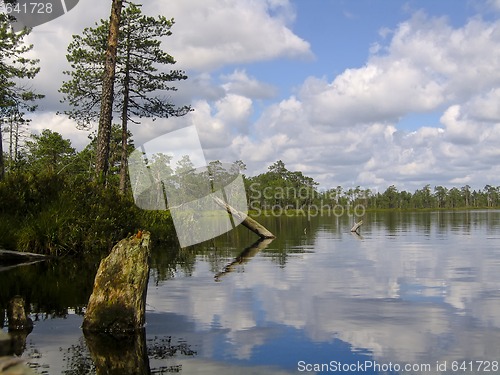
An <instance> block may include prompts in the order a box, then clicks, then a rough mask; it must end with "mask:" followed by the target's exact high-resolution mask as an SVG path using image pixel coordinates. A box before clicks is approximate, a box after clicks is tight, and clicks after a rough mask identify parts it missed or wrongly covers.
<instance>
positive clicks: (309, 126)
mask: <svg viewBox="0 0 500 375" xmlns="http://www.w3.org/2000/svg"><path fill="white" fill-rule="evenodd" d="M142 8H143V12H144V13H145V14H148V15H153V16H154V15H158V14H162V15H165V16H166V17H167V18H174V19H175V24H174V26H173V28H172V33H173V34H172V35H171V36H169V37H168V38H166V39H165V40H164V41H163V46H164V48H165V50H166V51H167V52H169V53H170V54H171V55H172V56H174V58H175V59H176V61H177V63H176V64H175V65H174V66H172V67H171V68H175V69H181V70H185V71H186V73H187V75H188V76H189V79H188V80H187V81H185V82H182V83H178V84H177V87H178V91H176V92H175V93H172V96H171V100H172V102H174V103H178V104H191V105H192V107H193V108H194V111H193V112H191V113H189V114H188V115H186V116H184V117H182V118H169V119H158V120H156V121H154V122H153V121H151V120H148V119H142V120H141V124H140V125H137V126H135V125H134V126H131V130H132V133H133V138H134V141H135V144H136V146H139V145H140V144H142V143H145V142H147V141H149V140H151V139H154V138H155V137H158V136H161V135H163V134H165V133H167V132H170V131H172V130H176V129H181V128H183V127H186V126H191V125H195V126H196V128H197V130H198V134H199V137H200V141H201V145H202V147H203V149H204V152H205V156H206V158H207V159H208V160H217V159H218V160H221V161H223V162H231V161H234V160H238V159H241V160H243V161H244V162H245V163H246V165H247V170H246V171H245V174H247V175H256V174H259V173H263V172H265V171H266V170H267V168H268V166H269V165H271V164H272V163H274V162H275V161H277V160H282V161H283V162H284V163H285V165H286V166H287V168H288V169H289V170H292V171H294V170H300V171H302V172H303V173H304V174H305V175H308V176H311V177H313V178H314V179H315V180H316V181H317V182H319V183H320V187H321V188H324V189H326V188H330V187H336V186H338V185H341V186H343V187H344V188H349V187H355V186H358V185H359V186H361V187H362V188H370V189H372V190H375V191H381V192H383V191H384V190H385V189H386V188H387V187H388V186H390V185H393V184H394V185H396V187H397V188H398V189H400V190H408V191H414V190H416V189H419V188H421V187H423V186H425V185H427V184H430V185H431V187H434V186H437V185H443V186H446V187H453V186H456V187H461V186H464V185H470V186H471V187H473V188H476V189H477V188H484V186H485V185H486V184H490V185H494V186H497V185H500V183H499V179H498V176H499V175H500V166H499V163H498V161H499V160H500V105H498V102H499V100H500V1H499V0H483V1H479V0H440V1H435V0H419V1H417V0H409V1H406V2H405V1H399V0H398V1H396V0H383V1H382V0H378V1H375V0H356V1H352V0H350V1H347V0H182V1H181V0H168V1H167V0H148V1H147V2H145V4H144V5H143V7H142ZM109 12H110V1H101V0H80V2H79V4H78V5H77V6H76V7H75V8H73V9H72V10H71V11H70V12H68V13H67V14H65V15H63V16H61V17H59V18H57V19H55V20H53V21H51V22H48V23H46V24H43V25H40V26H37V27H36V28H34V29H33V31H32V33H31V35H30V36H29V38H28V39H29V42H30V43H33V44H34V49H33V51H32V52H31V56H32V57H36V58H39V59H40V66H41V71H40V73H39V75H38V76H37V78H36V79H35V80H34V81H33V82H32V85H33V87H34V88H35V89H37V90H38V91H39V92H41V93H44V94H45V95H46V98H45V99H43V100H42V101H41V102H40V105H39V110H38V111H37V112H36V113H35V114H34V115H32V118H33V123H32V125H31V126H32V130H33V131H35V132H40V131H41V130H42V129H44V128H49V129H52V130H54V131H58V132H60V133H61V134H62V135H63V136H64V137H65V138H69V139H71V140H72V143H73V145H74V146H75V147H76V148H77V149H82V148H83V147H84V146H85V144H86V143H87V142H88V138H87V137H88V132H85V131H81V130H78V129H77V128H76V126H75V124H74V123H73V122H72V121H71V120H69V119H68V118H66V117H65V116H64V115H57V114H56V112H57V111H61V110H64V109H66V107H65V105H64V104H61V103H60V100H61V98H62V96H61V94H59V93H58V89H59V87H60V86H61V83H62V81H63V80H64V79H65V76H64V75H63V74H62V72H63V71H64V70H68V69H69V65H68V63H67V61H66V58H65V54H66V48H67V45H68V44H69V42H70V41H71V35H73V34H79V33H81V31H82V30H83V28H84V27H88V26H93V25H94V23H95V22H96V21H98V20H99V19H102V18H105V19H107V18H108V17H109ZM115 121H116V122H117V123H118V122H119V118H118V117H117V116H115ZM93 130H96V127H95V128H94V129H93Z"/></svg>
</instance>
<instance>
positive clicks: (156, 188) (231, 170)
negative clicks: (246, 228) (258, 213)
mask: <svg viewBox="0 0 500 375" xmlns="http://www.w3.org/2000/svg"><path fill="white" fill-rule="evenodd" d="M173 166H176V168H175V171H174V169H173ZM128 168H129V175H130V182H131V186H132V193H133V196H134V201H135V204H136V205H137V206H138V207H140V208H142V209H144V210H170V213H171V215H172V219H173V222H174V227H175V230H176V233H177V238H178V239H179V243H180V246H181V247H187V246H191V245H195V244H197V243H201V242H203V241H206V240H210V239H212V238H215V237H217V236H219V235H221V234H223V233H226V232H229V231H230V230H232V229H233V228H235V227H236V226H237V225H239V224H240V223H241V222H242V221H243V220H245V218H246V215H247V213H248V207H247V199H246V193H245V185H244V183H243V178H242V176H241V174H240V170H239V168H238V166H237V165H235V164H224V163H220V162H215V163H210V164H207V162H206V160H205V156H204V153H203V149H202V147H201V144H200V140H199V137H198V133H197V131H196V128H195V127H194V126H189V127H186V128H183V129H180V130H176V131H173V132H170V133H167V134H164V135H162V136H160V137H157V138H155V139H153V140H151V141H149V142H147V143H145V144H143V145H142V146H141V147H139V148H138V149H136V150H135V151H133V152H132V154H131V155H130V156H129V159H128ZM228 207H230V208H231V209H232V210H229V211H233V212H237V213H238V214H234V215H233V214H230V213H229V212H228V210H227V208H228Z"/></svg>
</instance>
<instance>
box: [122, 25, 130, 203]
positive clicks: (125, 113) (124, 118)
mask: <svg viewBox="0 0 500 375" xmlns="http://www.w3.org/2000/svg"><path fill="white" fill-rule="evenodd" d="M128 26H129V27H130V25H128ZM128 32H130V31H128ZM129 38H130V34H129V35H127V57H126V61H125V77H124V80H123V108H122V154H121V161H120V192H121V193H122V194H125V190H126V186H127V146H128V143H127V139H128V104H129V100H130V45H129Z"/></svg>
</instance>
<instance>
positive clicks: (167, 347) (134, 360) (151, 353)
mask: <svg viewBox="0 0 500 375" xmlns="http://www.w3.org/2000/svg"><path fill="white" fill-rule="evenodd" d="M196 354H197V353H196V351H194V350H192V349H191V347H190V345H189V344H187V343H186V342H183V341H178V342H177V343H173V340H172V337H170V336H167V337H154V338H151V339H148V340H146V337H145V332H144V330H142V331H141V332H139V333H138V334H136V335H126V336H112V335H108V334H89V333H85V338H83V337H82V338H80V340H79V341H78V344H76V345H72V346H71V347H69V348H68V349H67V350H66V352H65V353H64V359H63V361H64V362H66V368H67V369H66V370H65V371H64V372H63V374H65V375H83V374H85V375H88V374H96V375H105V374H106V375H108V374H109V375H113V374H120V375H122V374H123V375H127V374H131V375H132V374H134V375H152V374H155V375H156V374H170V373H180V372H181V371H182V366H181V365H179V364H175V363H173V364H170V363H168V364H164V365H160V366H158V367H154V368H150V360H155V363H157V362H158V361H162V362H163V363H165V362H173V361H175V359H176V358H178V357H180V356H190V357H192V356H195V355H196Z"/></svg>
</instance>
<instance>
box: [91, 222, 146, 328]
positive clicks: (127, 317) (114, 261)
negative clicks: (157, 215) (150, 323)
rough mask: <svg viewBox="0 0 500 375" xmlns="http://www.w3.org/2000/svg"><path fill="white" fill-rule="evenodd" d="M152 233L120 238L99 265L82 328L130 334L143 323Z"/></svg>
mask: <svg viewBox="0 0 500 375" xmlns="http://www.w3.org/2000/svg"><path fill="white" fill-rule="evenodd" d="M149 241H150V234H149V232H142V233H141V232H139V233H138V234H137V235H134V236H132V237H129V238H126V239H123V240H121V241H120V242H119V243H118V244H117V245H116V246H115V247H114V248H113V250H111V253H110V254H109V255H108V257H106V258H104V259H103V260H102V261H101V264H100V265H99V269H98V271H97V275H96V277H95V281H94V290H93V291H92V295H91V296H90V300H89V303H88V305H87V310H86V312H85V318H84V320H83V326H82V328H83V330H84V331H89V332H108V333H128V332H135V331H138V330H140V329H141V328H143V326H144V313H145V308H146V293H147V286H148V279H149V257H150V251H149Z"/></svg>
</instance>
